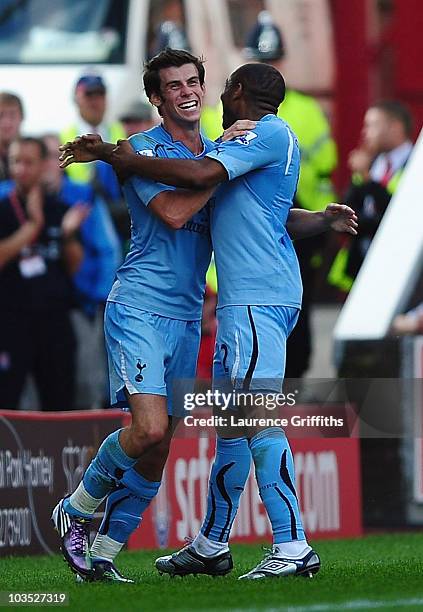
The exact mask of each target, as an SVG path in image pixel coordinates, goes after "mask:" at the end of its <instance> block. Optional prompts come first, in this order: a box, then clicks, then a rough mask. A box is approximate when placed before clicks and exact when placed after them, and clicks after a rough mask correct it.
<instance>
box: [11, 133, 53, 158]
mask: <svg viewBox="0 0 423 612" xmlns="http://www.w3.org/2000/svg"><path fill="white" fill-rule="evenodd" d="M12 144H22V145H26V144H33V145H35V146H36V147H38V149H39V151H40V157H41V159H47V157H48V148H47V145H46V143H45V142H44V140H42V139H41V138H36V137H35V136H18V138H15V140H14V141H13V142H12V143H11V145H12Z"/></svg>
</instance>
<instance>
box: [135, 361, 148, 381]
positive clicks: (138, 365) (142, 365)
mask: <svg viewBox="0 0 423 612" xmlns="http://www.w3.org/2000/svg"><path fill="white" fill-rule="evenodd" d="M146 367H147V364H146V363H141V359H138V362H137V368H138V370H139V372H138V374H137V375H136V376H135V380H136V382H138V383H140V382H142V381H143V380H144V376H143V375H142V371H143V369H144V368H146Z"/></svg>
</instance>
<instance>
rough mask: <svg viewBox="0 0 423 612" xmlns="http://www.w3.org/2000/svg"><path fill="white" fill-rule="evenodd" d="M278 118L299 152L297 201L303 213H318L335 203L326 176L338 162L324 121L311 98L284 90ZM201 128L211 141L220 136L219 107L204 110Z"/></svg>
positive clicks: (325, 120)
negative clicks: (289, 129) (303, 209)
mask: <svg viewBox="0 0 423 612" xmlns="http://www.w3.org/2000/svg"><path fill="white" fill-rule="evenodd" d="M278 117H281V118H282V119H284V120H285V121H286V122H287V123H288V125H289V126H290V127H291V129H292V131H293V132H294V133H295V135H296V136H297V138H298V144H299V147H300V151H301V169H300V178H299V182H298V189H297V195H296V197H297V200H298V202H299V204H300V205H301V206H302V207H303V208H306V209H307V210H322V209H323V208H325V207H326V205H327V204H328V203H329V202H333V201H335V200H336V196H335V194H334V191H333V187H332V182H331V180H330V175H331V173H332V172H333V170H334V169H335V167H336V164H337V160H338V158H337V151H336V145H335V142H334V140H333V139H332V137H331V134H330V127H329V123H328V120H327V118H326V116H325V114H324V112H323V111H322V109H321V108H320V105H319V104H318V102H316V100H314V98H312V97H310V96H306V95H305V94H302V93H300V92H298V91H295V90H292V89H288V90H287V92H286V96H285V100H284V101H283V103H282V104H281V105H280V107H279V111H278ZM201 128H202V130H203V132H204V133H205V135H206V136H207V137H208V138H210V139H211V140H216V138H218V137H219V136H221V134H222V132H223V128H222V105H221V103H219V104H218V105H217V106H214V107H212V106H206V107H204V109H203V112H202V115H201Z"/></svg>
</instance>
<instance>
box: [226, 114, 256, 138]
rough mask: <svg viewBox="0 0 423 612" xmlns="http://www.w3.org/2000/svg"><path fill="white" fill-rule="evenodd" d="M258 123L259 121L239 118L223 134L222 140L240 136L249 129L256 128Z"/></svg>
mask: <svg viewBox="0 0 423 612" xmlns="http://www.w3.org/2000/svg"><path fill="white" fill-rule="evenodd" d="M256 125H257V121H250V120H249V119H238V121H235V123H233V124H232V125H231V126H230V127H228V128H227V129H226V130H225V131H224V132H223V136H222V142H226V141H227V140H232V139H233V138H237V137H238V136H244V134H246V133H247V132H248V131H249V130H254V128H255V127H256Z"/></svg>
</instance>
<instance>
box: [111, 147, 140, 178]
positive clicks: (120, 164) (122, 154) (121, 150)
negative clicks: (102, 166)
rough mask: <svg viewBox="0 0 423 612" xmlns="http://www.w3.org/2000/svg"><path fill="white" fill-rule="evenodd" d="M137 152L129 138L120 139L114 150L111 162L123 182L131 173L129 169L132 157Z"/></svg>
mask: <svg viewBox="0 0 423 612" xmlns="http://www.w3.org/2000/svg"><path fill="white" fill-rule="evenodd" d="M134 155H136V153H135V152H134V149H133V148H132V146H131V145H130V143H129V141H128V140H118V141H117V144H116V146H115V148H114V149H113V151H112V155H111V159H110V163H111V164H112V166H113V169H114V171H115V172H116V174H117V176H118V179H119V181H120V182H121V183H123V182H124V181H125V180H126V179H127V178H128V177H129V176H130V175H131V172H130V170H129V166H130V162H131V159H133V157H134Z"/></svg>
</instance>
